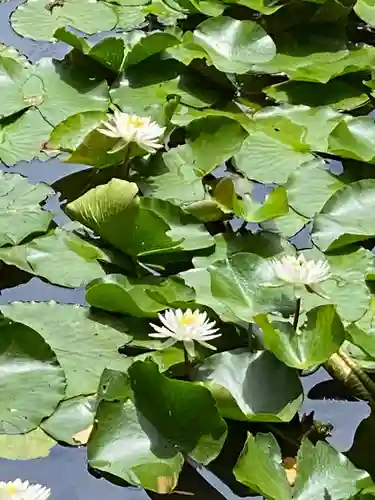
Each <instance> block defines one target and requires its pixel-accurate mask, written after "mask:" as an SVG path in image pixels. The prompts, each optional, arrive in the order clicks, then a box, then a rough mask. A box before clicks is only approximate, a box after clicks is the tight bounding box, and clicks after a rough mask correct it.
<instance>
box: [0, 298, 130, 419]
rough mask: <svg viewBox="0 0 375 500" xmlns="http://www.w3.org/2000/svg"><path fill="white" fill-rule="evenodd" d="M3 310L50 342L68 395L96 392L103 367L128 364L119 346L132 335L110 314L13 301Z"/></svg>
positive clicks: (68, 396) (57, 305) (52, 304)
mask: <svg viewBox="0 0 375 500" xmlns="http://www.w3.org/2000/svg"><path fill="white" fill-rule="evenodd" d="M1 310H2V311H3V313H4V314H6V315H7V316H8V317H9V318H11V319H12V320H15V321H22V322H23V323H25V325H27V326H29V327H31V328H35V329H36V330H37V331H38V332H39V333H40V335H41V336H42V337H43V338H44V339H45V341H46V342H48V344H49V345H51V347H52V348H53V349H54V351H55V352H56V356H57V359H58V360H59V362H60V363H61V366H62V367H63V369H64V370H65V373H66V378H67V382H68V387H67V390H66V397H67V398H71V397H74V396H79V395H85V394H93V393H94V392H95V391H96V389H97V386H98V382H99V379H100V376H101V374H102V371H103V370H104V368H106V367H108V368H113V369H125V368H126V367H127V366H128V365H129V362H128V360H127V359H126V358H125V356H124V355H122V354H119V352H118V348H119V347H121V346H122V345H124V344H126V343H127V342H128V341H129V340H130V338H131V337H130V336H129V334H128V333H126V332H127V329H126V326H125V325H124V323H123V322H122V321H121V320H119V319H117V318H114V317H112V316H110V315H108V314H105V313H103V312H90V310H89V309H88V308H86V307H79V306H75V305H60V304H56V303H51V302H40V303H27V302H24V303H13V304H10V305H7V306H2V307H1ZM45 416H47V415H45Z"/></svg>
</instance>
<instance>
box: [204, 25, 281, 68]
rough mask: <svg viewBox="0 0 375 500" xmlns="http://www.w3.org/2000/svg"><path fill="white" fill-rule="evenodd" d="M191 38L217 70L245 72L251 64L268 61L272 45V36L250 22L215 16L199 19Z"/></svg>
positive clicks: (273, 47) (274, 51) (270, 57)
mask: <svg viewBox="0 0 375 500" xmlns="http://www.w3.org/2000/svg"><path fill="white" fill-rule="evenodd" d="M194 41H195V43H196V44H197V45H199V46H200V47H202V48H203V49H204V50H205V51H206V52H207V55H208V58H209V61H210V62H212V64H214V66H216V68H218V69H219V70H220V71H224V72H227V73H246V72H247V71H249V69H250V68H251V65H252V64H256V63H263V62H265V61H269V60H271V59H272V58H273V57H274V55H275V53H276V47H275V44H274V42H273V40H272V38H271V37H270V36H269V35H268V34H267V33H266V32H265V31H264V29H263V28H262V27H261V26H260V25H259V24H256V23H254V22H253V21H239V20H237V19H232V18H230V17H226V16H218V17H215V18H212V19H207V20H206V21H203V23H201V24H200V25H199V26H198V27H197V28H196V29H195V31H194Z"/></svg>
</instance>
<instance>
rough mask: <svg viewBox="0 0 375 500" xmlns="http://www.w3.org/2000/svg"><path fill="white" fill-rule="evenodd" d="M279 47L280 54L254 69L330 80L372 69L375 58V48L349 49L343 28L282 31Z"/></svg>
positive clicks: (303, 78) (294, 76)
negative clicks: (340, 29) (341, 29)
mask: <svg viewBox="0 0 375 500" xmlns="http://www.w3.org/2000/svg"><path fill="white" fill-rule="evenodd" d="M327 25H328V26H330V25H329V24H328V23H327ZM276 46H277V54H276V56H275V57H274V58H273V59H272V60H271V61H269V62H265V63H262V64H256V65H254V66H253V67H252V70H253V71H256V72H266V73H286V74H287V75H288V76H289V78H290V79H292V80H303V81H308V82H318V83H327V82H328V81H329V80H331V79H332V78H334V77H336V76H339V75H344V74H346V73H351V72H353V71H363V70H371V69H372V67H373V65H374V61H375V48H374V47H371V46H369V45H363V46H359V45H358V46H356V45H355V44H353V46H352V47H350V48H349V47H348V46H347V44H346V40H345V39H344V37H343V35H342V32H341V31H339V30H337V29H336V30H335V29H331V28H330V27H329V28H325V27H324V26H323V27H322V29H319V31H318V32H317V31H316V30H306V28H305V27H301V26H298V28H297V29H294V30H290V31H288V30H282V31H279V33H278V34H277V37H276Z"/></svg>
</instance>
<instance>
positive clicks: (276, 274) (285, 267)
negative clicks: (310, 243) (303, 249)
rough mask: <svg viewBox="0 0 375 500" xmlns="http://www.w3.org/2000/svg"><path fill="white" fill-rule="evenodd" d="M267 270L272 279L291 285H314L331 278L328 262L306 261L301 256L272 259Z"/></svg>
mask: <svg viewBox="0 0 375 500" xmlns="http://www.w3.org/2000/svg"><path fill="white" fill-rule="evenodd" d="M269 270H270V272H271V274H272V277H273V278H276V279H277V280H279V281H282V282H285V283H291V284H293V285H314V284H315V283H320V282H322V281H325V280H327V279H328V278H330V276H331V273H330V267H329V264H328V262H326V261H324V260H319V261H317V262H315V261H314V260H306V258H305V256H304V255H303V254H301V255H299V256H298V257H295V256H293V255H286V256H284V257H281V259H272V261H271V262H270V263H269Z"/></svg>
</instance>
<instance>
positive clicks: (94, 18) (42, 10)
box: [11, 0, 117, 41]
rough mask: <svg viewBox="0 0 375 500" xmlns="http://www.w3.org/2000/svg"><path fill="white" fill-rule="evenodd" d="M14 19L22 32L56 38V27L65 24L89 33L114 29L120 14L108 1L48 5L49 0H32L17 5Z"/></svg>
mask: <svg viewBox="0 0 375 500" xmlns="http://www.w3.org/2000/svg"><path fill="white" fill-rule="evenodd" d="M47 6H48V2H47ZM11 21H12V27H13V29H14V30H15V31H16V33H18V34H19V35H21V36H24V37H27V38H33V39H34V40H50V41H52V40H53V35H54V33H55V31H56V29H57V28H60V27H65V26H71V27H72V28H76V29H78V30H80V31H83V32H84V33H89V34H93V33H96V32H97V31H105V30H111V29H113V28H114V27H115V26H116V24H117V16H116V14H115V12H114V10H113V9H112V8H111V7H110V6H109V5H107V4H106V3H105V2H98V1H95V2H90V1H89V0H84V1H81V0H64V2H63V5H62V6H60V5H56V6H54V3H53V1H52V2H51V3H50V4H49V8H46V1H45V0H31V1H30V0H29V1H28V2H26V3H25V4H22V5H20V6H19V7H17V9H16V11H15V12H14V14H13V15H12V18H11Z"/></svg>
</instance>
